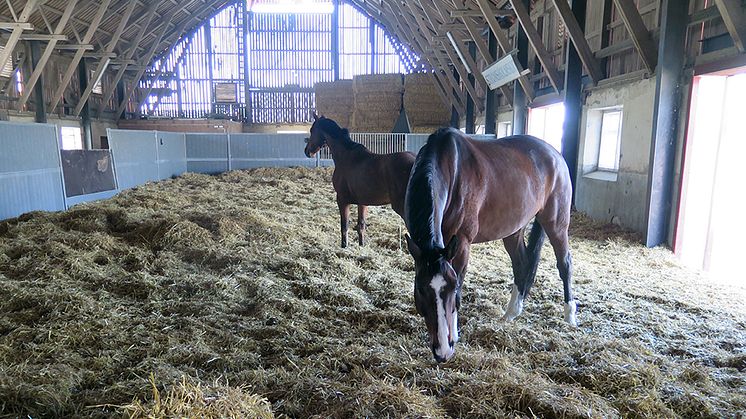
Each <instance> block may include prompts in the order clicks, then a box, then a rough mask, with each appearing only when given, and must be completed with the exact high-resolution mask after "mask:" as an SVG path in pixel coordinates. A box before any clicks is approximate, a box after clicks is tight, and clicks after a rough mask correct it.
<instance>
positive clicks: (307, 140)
mask: <svg viewBox="0 0 746 419" xmlns="http://www.w3.org/2000/svg"><path fill="white" fill-rule="evenodd" d="M309 141H311V139H310V138H308V137H306V138H304V139H303V142H305V143H306V144H308V142H309Z"/></svg>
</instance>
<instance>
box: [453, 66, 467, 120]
mask: <svg viewBox="0 0 746 419" xmlns="http://www.w3.org/2000/svg"><path fill="white" fill-rule="evenodd" d="M453 77H454V78H455V79H456V81H457V84H458V80H459V75H458V71H456V69H454V70H453ZM453 94H454V95H456V96H457V95H458V92H457V91H456V89H453ZM467 103H468V102H467ZM451 126H452V127H453V128H456V129H459V128H461V116H460V115H459V114H458V110H457V109H456V107H455V106H453V107H451Z"/></svg>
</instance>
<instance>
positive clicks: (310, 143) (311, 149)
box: [305, 112, 326, 157]
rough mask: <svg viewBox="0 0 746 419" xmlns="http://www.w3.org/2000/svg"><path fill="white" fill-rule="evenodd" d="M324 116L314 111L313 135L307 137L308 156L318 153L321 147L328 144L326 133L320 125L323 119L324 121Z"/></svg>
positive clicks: (306, 151)
mask: <svg viewBox="0 0 746 419" xmlns="http://www.w3.org/2000/svg"><path fill="white" fill-rule="evenodd" d="M324 119H326V118H324V116H323V115H322V116H318V115H316V112H314V113H313V125H311V136H310V137H308V138H306V149H305V153H306V157H311V156H313V155H314V154H316V153H318V151H319V150H321V147H323V146H325V145H326V137H325V136H324V133H323V132H322V130H321V127H320V126H319V125H320V124H321V121H323V120H324Z"/></svg>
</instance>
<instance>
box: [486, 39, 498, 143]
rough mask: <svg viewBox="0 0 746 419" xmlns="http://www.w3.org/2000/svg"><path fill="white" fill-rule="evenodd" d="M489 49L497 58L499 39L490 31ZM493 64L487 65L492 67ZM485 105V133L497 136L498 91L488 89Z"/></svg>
mask: <svg viewBox="0 0 746 419" xmlns="http://www.w3.org/2000/svg"><path fill="white" fill-rule="evenodd" d="M487 36H488V40H487V49H488V50H489V53H490V56H491V57H497V38H495V34H493V33H492V30H491V29H490V30H489V32H488V35H487ZM490 64H492V63H487V65H490ZM486 96H487V97H486V99H485V105H484V133H485V134H495V133H496V132H497V91H496V90H492V89H490V88H489V87H487V94H486Z"/></svg>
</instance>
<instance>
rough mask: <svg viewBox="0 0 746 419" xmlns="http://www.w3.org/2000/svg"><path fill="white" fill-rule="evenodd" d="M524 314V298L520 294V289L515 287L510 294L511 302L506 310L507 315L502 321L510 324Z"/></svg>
mask: <svg viewBox="0 0 746 419" xmlns="http://www.w3.org/2000/svg"><path fill="white" fill-rule="evenodd" d="M522 312H523V297H521V294H520V293H519V292H518V287H517V286H515V285H513V291H511V293H510V302H508V307H507V308H506V309H505V314H504V315H503V317H502V321H505V322H509V321H512V320H513V319H515V318H516V317H518V316H520V315H521V313H522Z"/></svg>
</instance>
